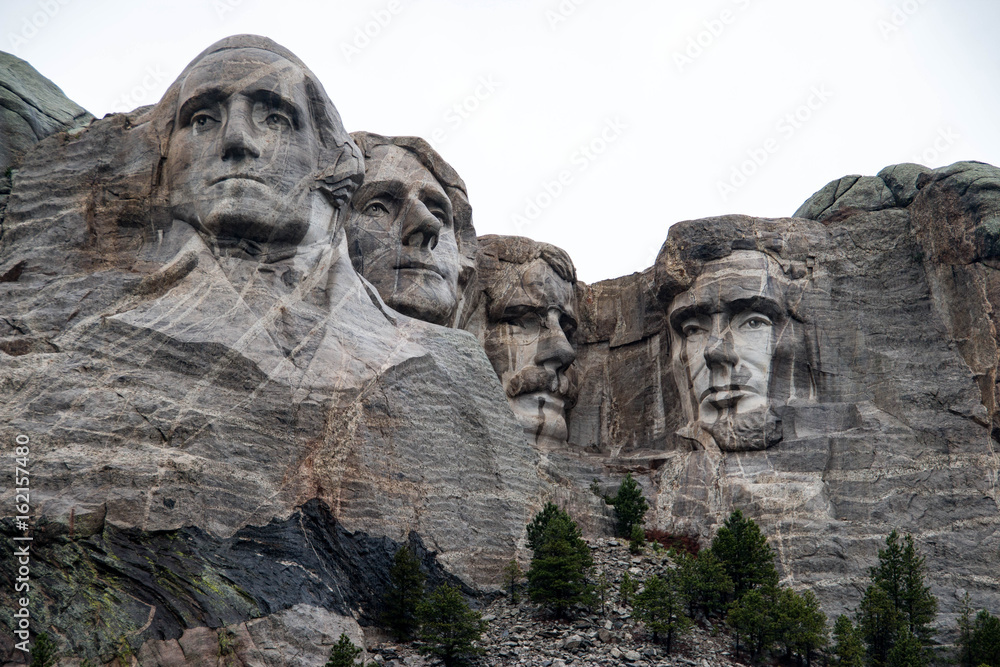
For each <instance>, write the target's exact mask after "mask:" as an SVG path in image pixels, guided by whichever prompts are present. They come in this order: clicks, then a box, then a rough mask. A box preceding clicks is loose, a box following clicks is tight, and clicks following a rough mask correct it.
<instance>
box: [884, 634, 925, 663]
mask: <svg viewBox="0 0 1000 667" xmlns="http://www.w3.org/2000/svg"><path fill="white" fill-rule="evenodd" d="M928 658H929V656H928V655H927V649H925V648H924V645H923V643H921V641H920V639H919V638H918V637H917V636H916V635H915V634H913V633H912V632H910V630H909V628H906V627H904V628H902V629H901V631H900V633H899V636H898V637H896V641H895V642H894V643H893V645H892V648H891V649H890V650H889V655H888V658H887V661H886V665H887V667H927V665H929V664H930V660H929V659H928Z"/></svg>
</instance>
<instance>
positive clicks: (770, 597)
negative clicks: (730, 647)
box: [726, 587, 777, 661]
mask: <svg viewBox="0 0 1000 667" xmlns="http://www.w3.org/2000/svg"><path fill="white" fill-rule="evenodd" d="M776 594H777V589H776V588H774V587H767V588H755V589H753V590H750V591H747V592H746V593H745V594H743V595H742V596H741V597H740V598H738V599H737V600H736V601H735V602H733V603H732V604H731V605H730V606H729V615H728V616H727V617H726V623H728V624H729V627H731V628H732V629H733V632H734V633H735V635H736V653H737V654H739V652H740V641H741V639H742V640H743V641H744V642H745V645H746V648H747V649H748V650H749V652H750V659H751V660H753V661H756V660H757V658H758V657H760V655H761V654H762V653H763V652H764V651H765V650H767V649H769V648H770V647H771V644H773V643H774V631H775V627H774V625H775V622H774V621H775V608H774V605H775V595H776Z"/></svg>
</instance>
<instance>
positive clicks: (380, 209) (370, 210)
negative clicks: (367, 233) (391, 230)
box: [364, 201, 389, 217]
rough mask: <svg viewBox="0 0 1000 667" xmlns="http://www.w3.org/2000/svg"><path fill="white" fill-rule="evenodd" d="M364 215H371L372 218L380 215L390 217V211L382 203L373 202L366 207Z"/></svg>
mask: <svg viewBox="0 0 1000 667" xmlns="http://www.w3.org/2000/svg"><path fill="white" fill-rule="evenodd" d="M364 213H365V215H370V216H372V217H374V216H379V215H389V209H388V208H387V207H386V205H385V204H383V203H382V202H380V201H373V202H369V203H368V205H367V206H365V210H364Z"/></svg>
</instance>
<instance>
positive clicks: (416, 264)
mask: <svg viewBox="0 0 1000 667" xmlns="http://www.w3.org/2000/svg"><path fill="white" fill-rule="evenodd" d="M404 269H410V270H417V271H430V272H431V273H434V274H437V275H439V276H442V277H443V275H442V273H441V269H439V268H438V267H437V265H436V264H428V263H427V262H420V261H416V260H414V261H408V262H400V263H399V264H397V265H396V270H397V271H402V270H404Z"/></svg>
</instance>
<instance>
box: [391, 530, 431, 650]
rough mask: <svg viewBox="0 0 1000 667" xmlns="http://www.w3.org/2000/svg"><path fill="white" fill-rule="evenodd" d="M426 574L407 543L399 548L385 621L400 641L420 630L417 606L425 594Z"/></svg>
mask: <svg viewBox="0 0 1000 667" xmlns="http://www.w3.org/2000/svg"><path fill="white" fill-rule="evenodd" d="M424 578H425V577H424V573H423V572H422V571H421V570H420V562H419V561H418V560H417V557H416V556H415V555H414V554H413V552H412V551H411V550H410V547H409V546H407V545H405V544H404V545H403V546H402V547H400V548H399V550H398V551H396V556H395V558H394V559H393V564H392V568H390V570H389V590H388V591H387V592H386V595H385V598H384V600H383V601H384V604H385V611H384V613H383V615H382V622H383V623H384V624H385V626H386V627H387V628H389V630H391V631H392V633H393V634H394V635H396V637H397V638H398V639H400V640H409V639H412V638H413V635H414V633H415V632H416V630H417V627H418V625H419V624H418V622H417V605H418V604H419V602H420V600H421V599H422V598H423V596H424Z"/></svg>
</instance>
